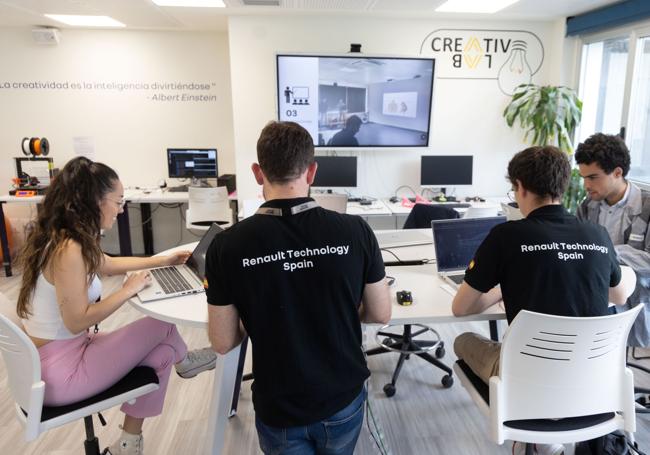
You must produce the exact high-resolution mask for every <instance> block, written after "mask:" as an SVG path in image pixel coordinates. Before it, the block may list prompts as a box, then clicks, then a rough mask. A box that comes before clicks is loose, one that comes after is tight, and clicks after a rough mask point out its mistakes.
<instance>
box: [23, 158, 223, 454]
mask: <svg viewBox="0 0 650 455" xmlns="http://www.w3.org/2000/svg"><path fill="white" fill-rule="evenodd" d="M123 193H124V188H123V186H122V183H121V182H120V180H119V178H118V176H117V174H116V173H115V171H114V170H113V169H111V168H110V167H108V166H106V165H104V164H101V163H95V162H92V161H90V160H88V159H87V158H83V157H79V158H74V159H72V160H70V161H69V162H68V163H67V164H66V165H65V167H64V168H63V169H62V170H61V172H60V173H59V175H57V176H56V177H55V178H54V180H53V181H52V184H51V185H50V187H49V188H48V190H47V193H46V195H45V200H44V201H43V204H42V208H41V210H40V211H39V214H38V219H37V221H36V224H35V226H34V228H33V230H32V231H31V232H30V233H29V235H28V236H27V239H26V242H25V246H24V247H23V249H22V251H21V253H20V255H19V264H20V266H21V268H22V273H23V275H22V286H21V289H20V294H19V297H18V304H17V311H18V315H19V316H20V317H21V318H22V319H23V325H24V328H25V331H26V332H27V334H28V335H29V336H30V338H31V339H32V341H33V342H34V344H35V345H36V347H37V348H38V351H39V354H40V358H41V376H42V378H43V381H44V382H45V399H44V401H45V404H46V405H49V406H62V405H66V404H69V403H74V402H77V401H81V400H83V399H85V398H88V397H90V396H93V395H95V394H97V393H99V392H101V391H103V390H105V389H107V388H108V387H110V386H111V385H113V384H115V383H116V382H117V381H118V380H119V379H121V378H122V377H123V376H124V375H126V373H128V372H129V371H130V370H131V369H133V368H134V367H135V366H138V365H145V366H149V367H152V368H154V369H155V371H156V373H157V375H158V378H159V380H160V388H159V389H158V390H157V391H154V392H151V393H149V394H147V395H144V396H142V397H140V398H138V399H137V400H136V402H135V403H134V404H132V405H131V404H127V403H125V404H124V405H122V411H123V412H124V414H125V418H124V424H123V427H122V429H123V432H122V435H121V437H120V438H119V440H118V441H116V442H115V443H114V444H113V445H111V446H110V447H109V448H108V449H109V453H110V454H111V455H126V454H128V455H132V454H142V453H143V439H142V433H141V430H142V424H143V421H144V418H146V417H152V416H156V415H159V414H160V413H161V412H162V408H163V401H164V397H165V392H166V389H167V383H168V381H169V373H170V371H171V367H172V365H175V366H176V371H177V373H178V374H179V375H180V376H182V377H193V376H195V375H196V374H198V373H199V372H201V371H205V370H207V369H211V368H214V364H215V359H216V355H215V354H214V352H213V351H212V350H211V349H209V348H208V349H201V350H197V351H191V352H189V353H188V351H187V346H186V345H185V343H184V342H183V340H182V338H181V336H180V335H179V334H178V331H177V330H176V326H174V325H173V324H169V323H166V322H162V321H159V320H156V319H153V318H148V317H145V318H143V319H140V320H137V321H135V322H133V323H131V324H128V325H126V326H124V327H122V328H120V329H118V330H115V331H113V332H110V333H102V332H99V333H96V334H95V333H93V331H89V330H88V329H89V328H90V327H93V326H95V325H96V324H98V323H99V322H101V321H103V320H104V319H106V318H107V317H108V316H110V315H111V314H112V313H113V312H115V310H117V309H118V308H120V307H121V306H122V305H123V304H124V303H125V302H126V301H127V300H128V299H130V298H131V297H133V296H134V295H136V294H137V293H138V292H139V291H140V290H141V289H143V288H144V287H146V286H147V285H148V284H149V283H150V282H151V277H150V275H149V272H148V271H144V272H137V273H134V274H132V275H130V276H129V277H128V278H127V279H126V281H124V283H123V285H122V287H121V288H120V289H119V290H118V291H116V292H115V293H113V294H111V295H109V296H106V297H104V298H102V299H101V301H99V302H97V303H95V302H96V300H97V299H98V298H99V297H100V295H101V281H100V280H99V276H100V275H115V274H122V273H125V272H128V271H134V270H142V269H147V268H151V267H160V266H164V265H174V264H182V263H184V262H185V261H186V260H187V258H188V257H189V252H188V251H181V252H178V253H175V254H171V255H168V256H157V257H151V258H134V257H109V256H107V255H105V254H104V253H103V252H102V250H101V248H100V243H99V240H100V233H101V231H102V230H103V229H110V228H111V227H112V226H113V224H114V222H115V219H116V218H117V215H118V214H119V213H121V212H122V211H123V210H124V194H123Z"/></svg>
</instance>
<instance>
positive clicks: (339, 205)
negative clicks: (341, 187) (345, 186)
mask: <svg viewBox="0 0 650 455" xmlns="http://www.w3.org/2000/svg"><path fill="white" fill-rule="evenodd" d="M311 198H312V199H313V200H314V201H316V203H317V204H318V205H320V206H321V207H322V208H324V209H327V210H333V211H334V212H337V213H345V212H347V210H348V196H347V195H345V194H329V193H327V194H313V193H312V194H311Z"/></svg>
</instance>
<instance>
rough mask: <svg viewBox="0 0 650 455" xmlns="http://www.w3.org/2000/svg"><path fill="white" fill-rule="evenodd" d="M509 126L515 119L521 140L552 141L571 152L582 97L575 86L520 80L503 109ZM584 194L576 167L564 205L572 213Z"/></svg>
mask: <svg viewBox="0 0 650 455" xmlns="http://www.w3.org/2000/svg"><path fill="white" fill-rule="evenodd" d="M503 117H504V118H505V119H506V123H507V124H508V126H509V127H512V126H513V125H514V124H515V122H517V121H519V126H520V127H521V128H522V129H523V130H524V131H525V134H524V141H526V142H530V144H531V145H555V146H556V147H558V148H559V149H560V150H562V151H564V152H565V153H566V154H567V155H572V154H573V135H574V132H575V129H576V127H577V126H578V123H580V119H581V118H582V101H580V99H578V95H577V94H576V92H575V90H573V89H571V88H569V87H563V86H552V85H545V86H540V85H535V84H522V85H520V86H518V87H517V88H516V89H515V93H514V94H513V95H512V100H511V101H510V103H509V104H508V106H507V107H506V108H505V110H504V111H503ZM584 197H585V191H584V188H583V186H582V179H581V177H580V174H579V172H578V169H577V168H574V169H573V170H572V172H571V181H570V184H569V188H568V190H567V192H566V193H565V195H564V200H563V203H564V206H565V207H566V208H567V209H569V211H571V212H572V213H575V210H576V208H577V207H578V205H579V204H580V202H581V201H582V200H583V199H584Z"/></svg>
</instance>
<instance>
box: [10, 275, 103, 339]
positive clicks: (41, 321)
mask: <svg viewBox="0 0 650 455" xmlns="http://www.w3.org/2000/svg"><path fill="white" fill-rule="evenodd" d="M101 295H102V282H101V281H100V280H99V278H97V276H95V278H93V281H92V282H91V283H90V286H89V287H88V303H90V304H93V303H95V301H96V300H97V299H98V298H99V297H100V296H101ZM22 322H23V327H25V331H26V332H27V334H28V335H30V336H33V337H36V338H41V339H43V340H67V339H70V338H75V337H76V336H79V335H80V333H83V332H80V333H71V332H70V331H69V330H68V329H67V327H66V326H65V324H64V323H63V318H61V310H60V309H59V304H58V302H57V300H56V289H55V288H54V286H52V284H50V283H49V282H48V281H47V280H46V279H45V277H44V276H43V274H42V273H41V274H40V275H39V276H38V279H37V280H36V286H35V287H34V293H33V294H32V315H31V316H30V317H29V318H28V319H23V320H22Z"/></svg>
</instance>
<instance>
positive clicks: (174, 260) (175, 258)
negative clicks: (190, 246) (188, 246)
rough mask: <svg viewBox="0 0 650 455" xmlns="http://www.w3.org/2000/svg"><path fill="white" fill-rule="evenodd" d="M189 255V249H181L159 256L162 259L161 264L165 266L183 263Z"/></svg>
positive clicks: (190, 253)
mask: <svg viewBox="0 0 650 455" xmlns="http://www.w3.org/2000/svg"><path fill="white" fill-rule="evenodd" d="M191 255H192V252H191V251H187V250H183V251H176V252H174V253H171V254H168V255H166V256H161V258H162V260H163V263H162V265H163V266H165V265H181V264H185V263H186V262H187V260H188V259H189V257H190V256H191Z"/></svg>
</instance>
